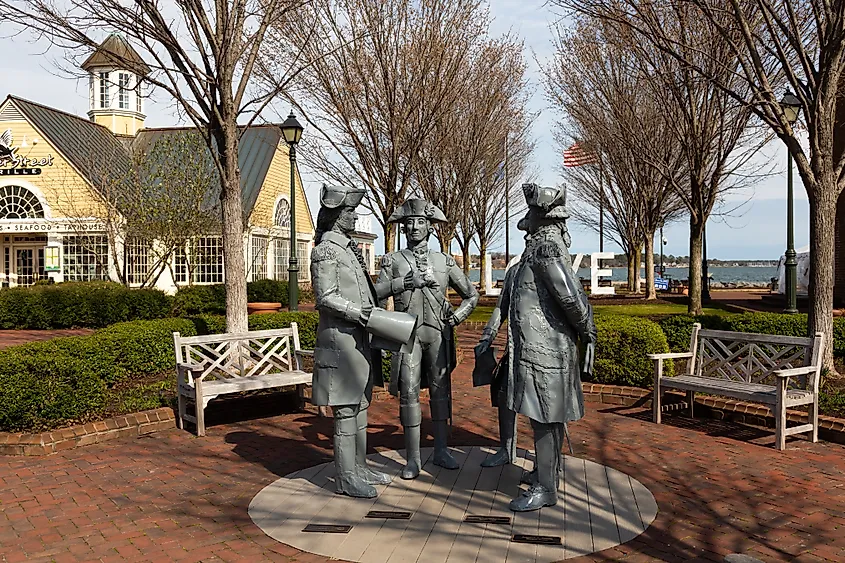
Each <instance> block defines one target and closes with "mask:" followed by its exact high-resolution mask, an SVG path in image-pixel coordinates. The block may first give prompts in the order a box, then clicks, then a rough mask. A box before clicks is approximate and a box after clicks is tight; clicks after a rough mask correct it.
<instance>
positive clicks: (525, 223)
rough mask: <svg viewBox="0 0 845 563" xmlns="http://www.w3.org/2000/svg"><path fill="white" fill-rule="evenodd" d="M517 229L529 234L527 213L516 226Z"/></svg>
mask: <svg viewBox="0 0 845 563" xmlns="http://www.w3.org/2000/svg"><path fill="white" fill-rule="evenodd" d="M516 228H517V229H519V230H520V231H525V232H526V233H527V232H528V213H526V214H525V216H524V217H523V218H522V219H520V220H519V222H518V223H517V224H516Z"/></svg>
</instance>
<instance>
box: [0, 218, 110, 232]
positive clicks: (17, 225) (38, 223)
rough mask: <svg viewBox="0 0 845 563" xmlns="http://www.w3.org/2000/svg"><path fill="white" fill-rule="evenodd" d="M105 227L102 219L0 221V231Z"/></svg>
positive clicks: (52, 230)
mask: <svg viewBox="0 0 845 563" xmlns="http://www.w3.org/2000/svg"><path fill="white" fill-rule="evenodd" d="M105 229H106V227H105V224H104V223H103V222H102V221H97V220H88V221H68V220H67V219H64V220H62V219H60V220H56V221H51V220H49V219H25V220H22V221H19V220H14V221H2V222H0V232H3V233H73V234H79V233H87V232H92V233H93V232H98V231H104V230H105Z"/></svg>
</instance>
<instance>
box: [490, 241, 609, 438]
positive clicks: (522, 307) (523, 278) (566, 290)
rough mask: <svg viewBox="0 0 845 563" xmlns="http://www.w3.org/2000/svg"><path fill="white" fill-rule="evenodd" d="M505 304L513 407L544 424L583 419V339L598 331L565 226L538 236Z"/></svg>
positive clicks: (508, 286)
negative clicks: (567, 242)
mask: <svg viewBox="0 0 845 563" xmlns="http://www.w3.org/2000/svg"><path fill="white" fill-rule="evenodd" d="M499 306H500V307H501V308H502V311H503V312H504V311H507V317H508V354H509V357H510V362H509V366H508V373H507V377H508V381H507V384H506V385H507V407H508V408H509V409H511V410H513V411H514V412H517V413H520V414H523V415H525V416H527V417H529V418H531V419H532V420H536V421H538V422H543V423H563V422H570V421H573V420H579V419H580V418H582V417H583V416H584V393H583V391H582V389H581V366H580V361H579V355H578V341H579V339H580V340H582V341H585V342H586V341H588V340H589V341H591V342H595V340H596V327H595V324H594V323H593V319H592V310H591V307H590V304H589V303H588V301H587V296H586V294H585V293H584V290H583V289H582V288H581V283H580V281H579V280H578V278H577V277H576V276H575V275H574V273H573V271H572V262H571V259H570V256H569V251H568V249H567V248H566V245H565V244H564V240H563V236H562V234H561V232H560V229H559V228H546V229H544V230H543V231H541V232H540V233H538V234H537V235H534V236H532V238H531V239H530V240H529V243H528V247H527V248H526V249H525V252H524V253H523V257H522V260H521V261H520V262H519V264H518V265H517V266H515V267H514V268H512V269H511V271H509V272H508V276H507V277H506V283H505V286H504V288H503V290H502V295H501V299H500V301H499Z"/></svg>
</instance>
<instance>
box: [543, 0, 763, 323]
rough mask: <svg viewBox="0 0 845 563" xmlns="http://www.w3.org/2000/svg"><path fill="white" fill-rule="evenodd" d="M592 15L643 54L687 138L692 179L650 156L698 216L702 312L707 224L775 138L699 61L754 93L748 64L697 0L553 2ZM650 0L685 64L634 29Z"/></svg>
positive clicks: (696, 300) (695, 265) (642, 68)
mask: <svg viewBox="0 0 845 563" xmlns="http://www.w3.org/2000/svg"><path fill="white" fill-rule="evenodd" d="M553 3H554V4H556V5H561V6H567V7H570V8H573V9H575V10H576V11H578V12H580V13H582V14H585V15H587V16H588V17H591V18H594V19H597V20H600V21H602V22H604V23H603V25H605V26H606V27H608V28H609V30H610V33H609V34H608V35H607V37H608V39H609V40H610V39H611V38H612V41H614V42H617V43H619V44H621V45H624V46H626V47H627V48H629V49H630V50H631V51H632V53H633V54H634V56H635V60H636V66H635V67H634V68H633V69H632V70H633V71H635V72H639V73H641V74H642V75H643V76H645V77H646V78H647V80H646V84H648V85H649V87H650V88H651V90H652V92H653V95H654V96H656V97H658V98H659V99H661V100H663V102H664V106H665V110H664V111H665V113H666V119H667V123H668V124H669V125H670V126H671V128H672V131H673V135H672V141H673V142H676V143H678V144H679V146H680V148H681V150H682V152H683V154H684V159H685V168H686V170H687V179H686V181H685V182H684V183H680V182H678V181H677V178H676V170H675V169H667V168H665V166H663V165H662V164H661V163H658V162H653V161H652V160H649V162H651V163H652V164H653V165H654V166H656V167H657V168H658V170H660V171H661V172H662V174H663V176H664V178H665V179H666V180H667V181H671V182H673V184H674V187H675V191H676V193H677V194H678V196H679V197H680V198H681V199H682V201H683V202H684V204H685V205H686V207H687V211H688V213H689V221H690V269H689V282H690V291H689V295H690V301H689V311H690V312H691V313H694V314H700V313H701V282H702V275H701V274H702V240H703V232H704V225H705V224H706V222H707V218H708V217H709V215H710V214H711V212H712V211H713V208H714V206H715V205H716V203H717V202H718V201H719V200H720V199H721V198H723V197H724V195H725V193H726V192H727V191H729V190H731V189H737V188H738V187H740V186H746V185H747V183H748V179H749V178H753V177H754V176H755V175H754V174H751V173H743V174H742V175H740V174H738V172H739V171H740V170H741V169H742V168H743V167H745V166H747V165H748V164H749V160H750V159H751V157H752V156H753V155H754V154H755V153H756V151H757V150H758V149H759V147H760V146H761V145H762V144H764V143H765V142H767V139H766V138H765V136H764V135H761V131H760V130H759V129H758V128H755V127H753V125H755V122H754V120H753V119H752V117H753V113H752V112H751V111H750V110H749V108H748V107H747V106H746V105H745V104H744V103H740V102H738V100H737V99H736V98H735V97H734V96H732V95H730V94H728V93H727V92H726V91H725V89H723V88H720V87H717V86H716V85H715V84H714V83H713V82H712V81H709V80H706V79H704V78H702V76H701V75H700V74H699V73H697V72H696V71H695V70H694V69H693V65H695V66H700V67H702V68H705V69H706V70H707V72H709V73H710V74H712V75H713V76H717V77H718V80H720V81H721V82H723V83H725V84H730V85H731V87H732V88H734V89H735V90H736V92H737V94H740V95H739V97H744V96H746V97H750V89H749V88H748V86H747V84H745V83H744V82H743V81H742V80H741V78H740V76H739V74H738V71H739V70H740V69H741V66H740V62H739V60H738V59H737V58H736V56H735V55H734V53H733V51H732V49H731V47H730V37H728V36H725V35H723V34H722V33H720V32H718V31H717V30H716V29H714V28H713V27H712V26H711V25H710V24H709V23H708V22H707V21H706V19H705V18H701V17H695V14H694V13H691V12H692V11H694V10H695V8H694V7H693V6H691V5H690V3H689V2H686V1H684V0H673V1H671V2H666V3H661V4H660V5H656V4H654V3H653V2H648V1H647V0H643V1H642V2H640V1H639V0H630V1H626V2H622V3H620V2H616V0H553ZM623 4H624V5H625V6H630V5H632V4H637V5H641V6H645V5H646V4H648V5H649V6H648V8H647V10H648V11H649V13H650V14H651V15H652V16H653V18H654V22H655V25H658V26H659V27H660V28H661V29H662V30H663V31H662V33H664V34H666V35H667V36H671V37H672V39H671V41H674V44H675V45H681V46H683V47H679V48H681V49H684V51H683V57H685V58H686V59H688V60H689V61H690V62H689V63H682V62H681V61H680V59H679V58H678V57H675V56H673V55H671V54H669V53H667V52H666V51H665V50H663V49H661V48H659V47H658V46H656V45H655V44H654V42H652V41H650V40H649V39H648V38H646V37H644V36H643V35H642V34H640V33H638V32H636V31H635V28H632V27H631V23H630V20H631V18H630V17H629V16H630V13H629V12H627V11H626V10H625V7H624V6H623Z"/></svg>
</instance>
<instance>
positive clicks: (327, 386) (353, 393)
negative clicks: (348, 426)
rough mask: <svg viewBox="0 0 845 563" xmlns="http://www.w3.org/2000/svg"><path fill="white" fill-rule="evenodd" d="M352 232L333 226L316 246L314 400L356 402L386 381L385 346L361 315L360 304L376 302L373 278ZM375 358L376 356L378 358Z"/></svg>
mask: <svg viewBox="0 0 845 563" xmlns="http://www.w3.org/2000/svg"><path fill="white" fill-rule="evenodd" d="M352 244H354V242H353V241H352V240H351V239H349V238H348V237H346V236H344V235H342V234H340V233H336V232H333V231H329V232H327V233H324V234H323V237H322V240H321V241H320V244H318V245H317V246H315V247H314V250H313V251H312V252H311V280H312V285H313V286H314V297H315V300H316V308H317V311H319V313H320V324H319V325H318V327H317V342H316V345H315V346H314V380H313V382H312V386H313V392H312V400H313V402H314V404H315V405H331V406H335V405H357V404H358V403H359V402H360V400H361V397H362V396H363V395H366V397H367V400H369V399H370V398H371V396H372V390H373V385H384V382H383V380H382V376H381V352H380V351H378V350H372V349H371V348H370V335H369V333H367V331H366V330H365V329H364V327H363V326H361V324H360V323H359V321H358V318H359V315H360V311H361V307H363V306H364V305H371V306H377V305H378V299H377V297H376V295H375V289H374V288H373V285H372V280H370V278H369V276H368V275H367V274H366V273H364V270H363V268H362V267H361V264H360V263H359V262H358V258H357V256H356V255H355V252H354V251H353V250H352V247H351V245H352ZM374 359H375V362H374V361H373V360H374Z"/></svg>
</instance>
